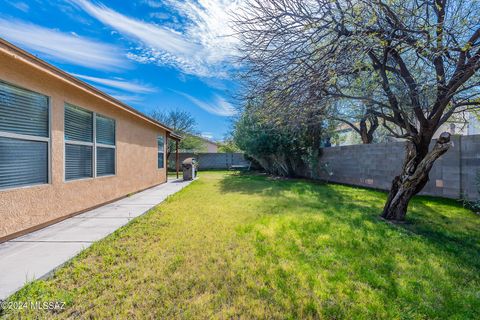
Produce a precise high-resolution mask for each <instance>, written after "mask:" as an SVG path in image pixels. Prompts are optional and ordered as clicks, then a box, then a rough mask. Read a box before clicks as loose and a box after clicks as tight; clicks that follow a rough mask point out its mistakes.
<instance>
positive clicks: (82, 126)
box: [65, 105, 93, 142]
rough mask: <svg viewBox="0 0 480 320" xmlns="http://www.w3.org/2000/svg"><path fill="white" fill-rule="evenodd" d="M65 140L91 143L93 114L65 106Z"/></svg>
mask: <svg viewBox="0 0 480 320" xmlns="http://www.w3.org/2000/svg"><path fill="white" fill-rule="evenodd" d="M65 140H71V141H83V142H93V113H92V112H90V111H86V110H83V109H80V108H77V107H74V106H71V105H65Z"/></svg>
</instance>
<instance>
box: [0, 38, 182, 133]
mask: <svg viewBox="0 0 480 320" xmlns="http://www.w3.org/2000/svg"><path fill="white" fill-rule="evenodd" d="M0 51H3V52H5V53H6V54H9V55H11V56H12V57H13V58H15V59H21V60H22V61H24V62H25V63H28V64H30V65H31V66H33V67H35V68H37V69H39V70H41V71H43V72H45V73H48V74H50V75H51V76H54V77H56V78H58V79H60V80H62V81H64V82H67V83H69V84H71V85H73V86H75V87H77V88H79V89H81V90H84V91H86V92H87V93H89V94H92V95H95V96H97V97H98V98H100V99H103V100H105V101H107V102H109V103H110V104H112V105H114V106H116V107H117V108H119V109H122V110H124V111H126V112H128V113H130V114H132V115H133V116H135V117H138V118H140V119H142V120H144V121H146V122H148V123H150V124H153V125H155V126H157V127H159V128H161V129H164V130H166V131H167V132H168V133H169V134H170V135H172V134H173V136H175V137H176V138H177V139H178V140H180V139H181V137H180V136H178V135H175V134H174V133H173V129H172V128H169V127H168V126H166V125H164V124H162V123H160V122H158V121H156V120H155V119H152V118H150V117H149V116H147V115H146V114H144V113H142V112H140V111H138V110H136V109H134V108H132V107H130V106H129V105H127V104H125V103H123V102H121V101H120V100H117V99H115V98H114V97H112V96H110V95H108V94H106V93H105V92H103V91H100V90H98V89H97V88H95V87H93V86H91V85H89V84H88V83H86V82H84V81H82V80H80V79H78V78H75V77H74V76H72V75H70V74H68V73H67V72H65V71H63V70H61V69H59V68H57V67H55V66H53V65H51V64H49V63H48V62H45V61H43V60H41V59H39V58H37V57H35V56H34V55H32V54H30V53H28V52H26V51H25V50H23V49H20V48H18V47H17V46H15V45H13V44H11V43H10V42H8V41H6V40H4V39H2V38H0ZM173 136H172V138H173Z"/></svg>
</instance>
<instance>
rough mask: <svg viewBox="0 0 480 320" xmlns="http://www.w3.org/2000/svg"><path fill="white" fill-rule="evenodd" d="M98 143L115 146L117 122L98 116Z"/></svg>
mask: <svg viewBox="0 0 480 320" xmlns="http://www.w3.org/2000/svg"><path fill="white" fill-rule="evenodd" d="M96 121H97V128H96V132H97V143H98V144H107V145H110V146H114V145H115V120H113V119H109V118H106V117H104V116H101V115H97V117H96Z"/></svg>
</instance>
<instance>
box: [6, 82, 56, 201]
mask: <svg viewBox="0 0 480 320" xmlns="http://www.w3.org/2000/svg"><path fill="white" fill-rule="evenodd" d="M0 81H1V82H3V83H5V84H7V85H9V86H12V87H16V88H19V89H22V90H26V91H30V92H33V93H35V94H38V95H42V96H44V97H47V101H48V102H47V111H48V131H47V133H48V137H38V136H31V135H26V134H19V133H13V132H8V131H1V130H0V137H2V138H10V139H16V140H25V141H35V142H46V143H47V162H48V163H47V171H48V172H47V183H33V184H25V185H21V186H13V187H0V192H1V191H10V190H16V189H25V188H31V187H38V186H46V185H50V184H52V143H51V140H52V125H51V124H52V112H51V111H52V106H51V101H52V100H51V98H50V96H47V95H46V94H43V93H40V92H36V91H32V90H29V89H26V88H23V87H20V86H17V85H15V84H12V83H9V82H6V81H2V80H0Z"/></svg>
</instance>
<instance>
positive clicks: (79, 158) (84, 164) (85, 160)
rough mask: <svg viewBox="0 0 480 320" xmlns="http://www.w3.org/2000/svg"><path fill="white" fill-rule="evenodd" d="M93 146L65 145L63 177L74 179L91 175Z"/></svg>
mask: <svg viewBox="0 0 480 320" xmlns="http://www.w3.org/2000/svg"><path fill="white" fill-rule="evenodd" d="M92 173H93V147H91V146H85V145H76V144H67V145H65V179H66V180H74V179H82V178H88V177H93V174H92Z"/></svg>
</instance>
